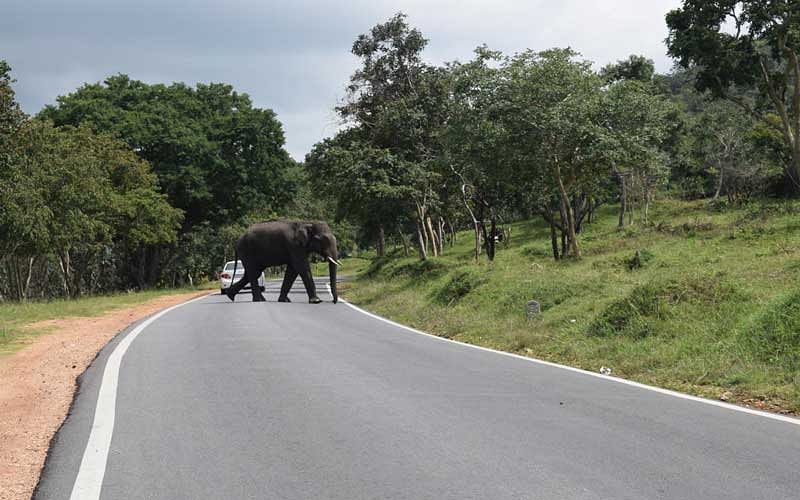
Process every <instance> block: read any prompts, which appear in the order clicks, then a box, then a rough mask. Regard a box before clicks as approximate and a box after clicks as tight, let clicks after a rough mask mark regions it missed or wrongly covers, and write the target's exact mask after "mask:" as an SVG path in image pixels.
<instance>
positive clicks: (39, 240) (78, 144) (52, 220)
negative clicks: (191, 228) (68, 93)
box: [0, 120, 181, 299]
mask: <svg viewBox="0 0 800 500" xmlns="http://www.w3.org/2000/svg"><path fill="white" fill-rule="evenodd" d="M13 145H14V161H13V162H11V163H10V164H8V165H6V166H5V168H4V169H3V171H2V172H0V177H2V178H3V179H4V182H5V181H7V182H10V183H13V185H14V189H13V190H9V191H3V193H2V196H3V200H2V201H3V206H4V208H5V210H3V212H2V214H0V227H2V229H3V231H2V235H3V242H2V243H3V244H4V247H6V248H10V249H11V250H10V251H9V253H8V254H7V255H5V257H6V263H7V266H8V269H7V275H8V276H10V277H12V278H15V279H16V283H13V286H12V293H13V294H14V295H15V296H16V297H17V298H20V299H24V298H26V297H27V295H28V291H29V289H30V282H31V276H32V274H33V267H34V266H33V263H34V261H37V260H38V261H39V262H43V261H44V260H47V259H49V258H50V257H51V256H52V257H54V258H55V261H56V262H57V265H58V268H59V271H60V275H61V285H62V291H63V295H65V296H68V297H77V296H79V295H81V294H82V293H84V292H87V291H88V292H91V291H94V290H95V289H96V287H97V286H98V284H99V282H100V281H103V280H107V281H111V282H112V283H111V284H110V286H109V288H112V289H113V288H117V287H116V286H115V285H117V284H118V283H113V281H114V280H117V279H119V280H121V281H122V282H123V283H127V280H128V278H129V276H131V275H137V274H138V275H143V274H144V273H146V272H147V269H146V268H144V267H143V263H142V262H141V261H139V262H138V266H137V255H138V254H139V253H140V250H141V249H142V248H144V247H145V246H147V245H160V244H168V243H172V242H174V241H175V237H176V232H177V229H178V227H179V224H180V220H181V212H180V211H179V210H177V209H174V208H173V207H171V206H170V205H169V204H168V203H167V201H166V199H165V197H164V195H162V194H160V193H159V192H158V190H157V183H156V177H155V175H153V174H152V172H151V170H150V166H149V165H148V164H147V163H146V162H145V161H143V160H141V159H140V158H139V157H138V156H137V155H136V154H135V153H134V152H133V151H131V150H130V148H129V147H128V146H127V145H126V144H125V143H124V142H121V141H119V140H117V139H115V138H113V137H111V136H109V135H107V134H95V133H94V132H93V131H92V130H91V129H90V128H89V127H88V126H81V127H77V128H76V127H70V126H64V127H54V126H53V125H52V123H50V122H48V121H43V120H30V121H27V122H25V123H24V124H23V125H21V126H20V127H19V128H18V130H17V132H16V134H15V136H14V141H13ZM20 263H24V270H23V271H21V270H20ZM23 274H24V277H23Z"/></svg>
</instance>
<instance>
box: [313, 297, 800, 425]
mask: <svg viewBox="0 0 800 500" xmlns="http://www.w3.org/2000/svg"><path fill="white" fill-rule="evenodd" d="M328 292H329V293H330V285H328ZM339 302H344V303H345V304H347V305H348V306H349V307H351V308H352V309H355V310H356V311H358V312H360V313H361V314H366V315H367V316H369V317H371V318H374V319H377V320H379V321H383V322H384V323H388V324H390V325H392V326H396V327H397V328H402V329H403V330H407V331H409V332H412V333H416V334H417V335H424V336H426V337H430V338H433V339H436V340H439V341H441V342H450V343H453V344H458V345H461V346H464V347H469V348H472V349H478V350H480V351H486V352H493V353H495V354H500V355H502V356H508V357H511V358H516V359H521V360H523V361H528V362H531V363H536V364H539V365H545V366H552V367H554V368H561V369H562V370H569V371H571V372H575V373H580V374H582V375H588V376H590V377H595V378H600V379H603V380H608V381H610V382H616V383H618V384H625V385H630V386H633V387H638V388H639V389H646V390H648V391H653V392H658V393H660V394H666V395H667V396H673V397H676V398H681V399H688V400H689V401H696V402H698V403H705V404H708V405H712V406H718V407H720V408H726V409H728V410H733V411H738V412H742V413H748V414H750V415H757V416H759V417H765V418H769V419H772V420H778V421H780V422H786V423H789V424H794V425H800V419H797V418H793V417H789V416H786V415H780V414H778V413H769V412H766V411H760V410H754V409H752V408H745V407H744V406H737V405H732V404H730V403H723V402H722V401H714V400H713V399H706V398H701V397H698V396H692V395H690V394H684V393H682V392H676V391H671V390H669V389H662V388H660V387H653V386H652V385H646V384H642V383H639V382H634V381H632V380H626V379H624V378H619V377H612V376H609V375H603V374H601V373H594V372H590V371H587V370H582V369H580V368H574V367H572V366H566V365H560V364H558V363H553V362H551V361H544V360H542V359H536V358H529V357H526V356H520V355H519V354H513V353H510V352H503V351H497V350H495V349H489V348H488V347H481V346H478V345H474V344H467V343H466V342H459V341H457V340H451V339H447V338H444V337H439V336H436V335H433V334H430V333H426V332H423V331H421V330H417V329H416V328H411V327H410V326H406V325H403V324H400V323H397V322H395V321H392V320H390V319H386V318H384V317H382V316H378V315H377V314H373V313H371V312H369V311H365V310H364V309H361V308H360V307H358V306H356V305H353V304H351V303H350V302H348V301H346V300H344V299H343V298H341V297H339Z"/></svg>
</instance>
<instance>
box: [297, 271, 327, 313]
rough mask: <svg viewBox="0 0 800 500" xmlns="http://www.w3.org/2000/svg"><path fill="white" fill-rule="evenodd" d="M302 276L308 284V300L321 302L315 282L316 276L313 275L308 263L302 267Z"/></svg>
mask: <svg viewBox="0 0 800 500" xmlns="http://www.w3.org/2000/svg"><path fill="white" fill-rule="evenodd" d="M300 277H301V278H302V279H303V284H304V285H305V286H306V293H308V302H309V303H310V304H319V303H320V302H322V300H320V298H319V297H317V286H316V285H315V284H314V278H313V277H312V276H311V269H309V267H308V264H306V265H305V266H303V267H302V268H300Z"/></svg>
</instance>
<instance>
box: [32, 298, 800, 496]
mask: <svg viewBox="0 0 800 500" xmlns="http://www.w3.org/2000/svg"><path fill="white" fill-rule="evenodd" d="M278 286H279V285H278V284H276V283H270V284H269V285H268V292H270V293H269V294H268V295H267V299H268V302H266V303H252V302H250V299H249V295H247V294H243V295H241V296H240V298H239V300H238V301H237V302H236V303H233V304H232V303H230V302H229V301H228V299H227V298H225V297H222V296H219V295H217V296H210V297H207V298H204V299H201V300H199V301H196V302H193V303H191V304H188V305H184V306H182V307H179V308H177V309H175V310H173V311H170V312H168V313H166V314H164V315H163V316H161V317H159V318H157V319H156V320H155V321H153V322H152V324H150V325H149V326H147V328H145V329H144V330H143V331H141V333H140V334H139V335H138V336H137V337H135V339H134V340H133V341H132V342H131V343H130V345H129V347H128V349H127V351H126V353H125V355H124V357H123V358H122V361H121V364H120V365H119V379H118V386H117V392H116V403H115V409H116V412H112V413H115V420H114V424H113V437H112V438H110V448H109V450H108V455H107V461H106V462H105V464H104V465H105V467H104V475H103V474H102V472H103V468H102V467H101V469H100V472H101V474H100V476H101V484H102V489H101V490H98V491H100V498H102V499H104V500H110V499H131V500H133V499H303V500H307V499H343V500H356V499H370V500H374V499H436V500H444V499H457V500H466V499H481V500H501V499H558V500H565V499H614V500H622V499H636V500H642V499H681V500H686V499H705V500H710V499H726V500H731V499H747V500H753V499H770V500H772V499H792V500H797V499H798V498H800V425H796V424H793V423H789V422H783V421H777V420H772V419H769V418H765V417H763V416H759V415H752V414H747V413H742V412H737V411H733V410H731V409H728V408H721V407H717V406H713V405H710V404H705V403H702V402H697V401H692V400H687V399H681V398H678V397H674V396H671V395H665V394H661V393H658V392H654V391H650V390H647V389H644V388H640V387H635V386H630V385H625V384H621V383H618V382H615V381H613V380H609V379H606V378H598V377H592V376H589V375H586V374H583V373H577V372H574V371H569V370H565V369H562V368H558V367H554V366H548V365H542V364H536V363H532V362H529V361H525V360H522V359H516V358H513V357H509V356H504V355H501V354H497V353H494V352H489V351H484V350H479V349H474V348H470V347H466V346H463V345H459V344H456V343H451V342H445V341H441V340H438V339H434V338H430V337H426V336H423V335H418V334H415V333H412V332H409V331H407V330H404V329H402V328H399V327H396V326H392V325H390V324H387V323H385V322H381V321H379V320H377V319H375V318H372V317H370V316H367V315H365V314H362V313H360V312H358V311H356V310H355V309H353V308H351V307H349V306H348V305H347V304H343V303H339V304H337V305H334V304H332V303H330V302H326V303H323V304H320V305H309V304H307V303H305V300H304V299H305V293H304V292H303V287H302V285H301V284H300V283H297V284H296V285H295V288H294V293H293V294H292V298H293V299H294V300H295V302H294V303H292V304H279V303H277V302H275V300H276V299H277V287H278ZM323 297H324V296H323ZM127 335H131V333H130V332H128V333H127ZM125 339H126V334H122V335H120V336H118V337H117V339H115V341H114V342H112V343H111V344H110V345H109V346H108V347H107V348H106V349H104V350H103V352H101V354H100V355H99V356H98V358H97V360H96V361H95V363H94V364H93V365H92V366H91V367H90V368H89V370H88V371H87V372H86V373H85V374H84V375H83V377H82V379H81V388H80V391H79V394H78V396H77V398H76V401H75V403H74V405H73V409H72V411H71V414H70V416H69V418H68V419H67V421H66V422H65V424H64V426H63V427H62V429H61V431H60V432H59V434H58V435H57V437H56V439H55V440H54V443H53V447H52V449H51V453H50V456H49V458H48V461H47V465H46V468H45V471H44V474H43V477H42V481H41V482H40V485H39V487H38V488H37V492H36V494H35V496H34V498H36V499H66V498H70V495H71V493H72V490H73V486H74V485H75V482H76V477H77V476H78V471H79V468H80V467H81V460H82V457H83V455H84V451H85V450H86V448H87V440H88V439H89V436H90V432H93V431H92V430H91V429H92V425H93V421H94V416H95V410H96V407H97V406H98V393H99V392H100V385H101V381H102V379H103V375H104V370H105V368H106V365H107V364H108V363H109V361H108V360H109V356H111V353H112V352H113V351H114V349H116V348H118V347H119V345H120V342H124V341H125ZM112 405H113V400H112ZM112 408H114V407H113V406H112ZM98 425H99V424H98V422H95V426H98ZM98 432H99V431H98ZM109 435H111V434H109ZM90 451H91V450H90ZM95 476H97V474H96V471H95ZM90 477H91V474H90ZM73 498H81V496H80V495H79V496H78V497H75V496H73ZM83 498H87V500H89V499H88V497H86V496H84V497H83Z"/></svg>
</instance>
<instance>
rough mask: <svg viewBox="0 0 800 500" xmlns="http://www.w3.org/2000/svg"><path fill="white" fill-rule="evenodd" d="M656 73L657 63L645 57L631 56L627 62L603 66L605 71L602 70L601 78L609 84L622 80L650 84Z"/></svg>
mask: <svg viewBox="0 0 800 500" xmlns="http://www.w3.org/2000/svg"><path fill="white" fill-rule="evenodd" d="M655 72H656V68H655V63H654V62H653V60H652V59H648V58H646V57H645V56H639V55H631V56H629V57H628V58H627V59H625V60H622V61H617V62H616V64H607V65H606V66H603V69H601V70H600V76H601V77H603V78H604V79H605V80H606V81H607V82H609V83H613V82H618V81H622V80H629V81H630V80H635V81H639V82H650V81H651V80H652V79H653V76H654V75H655Z"/></svg>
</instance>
